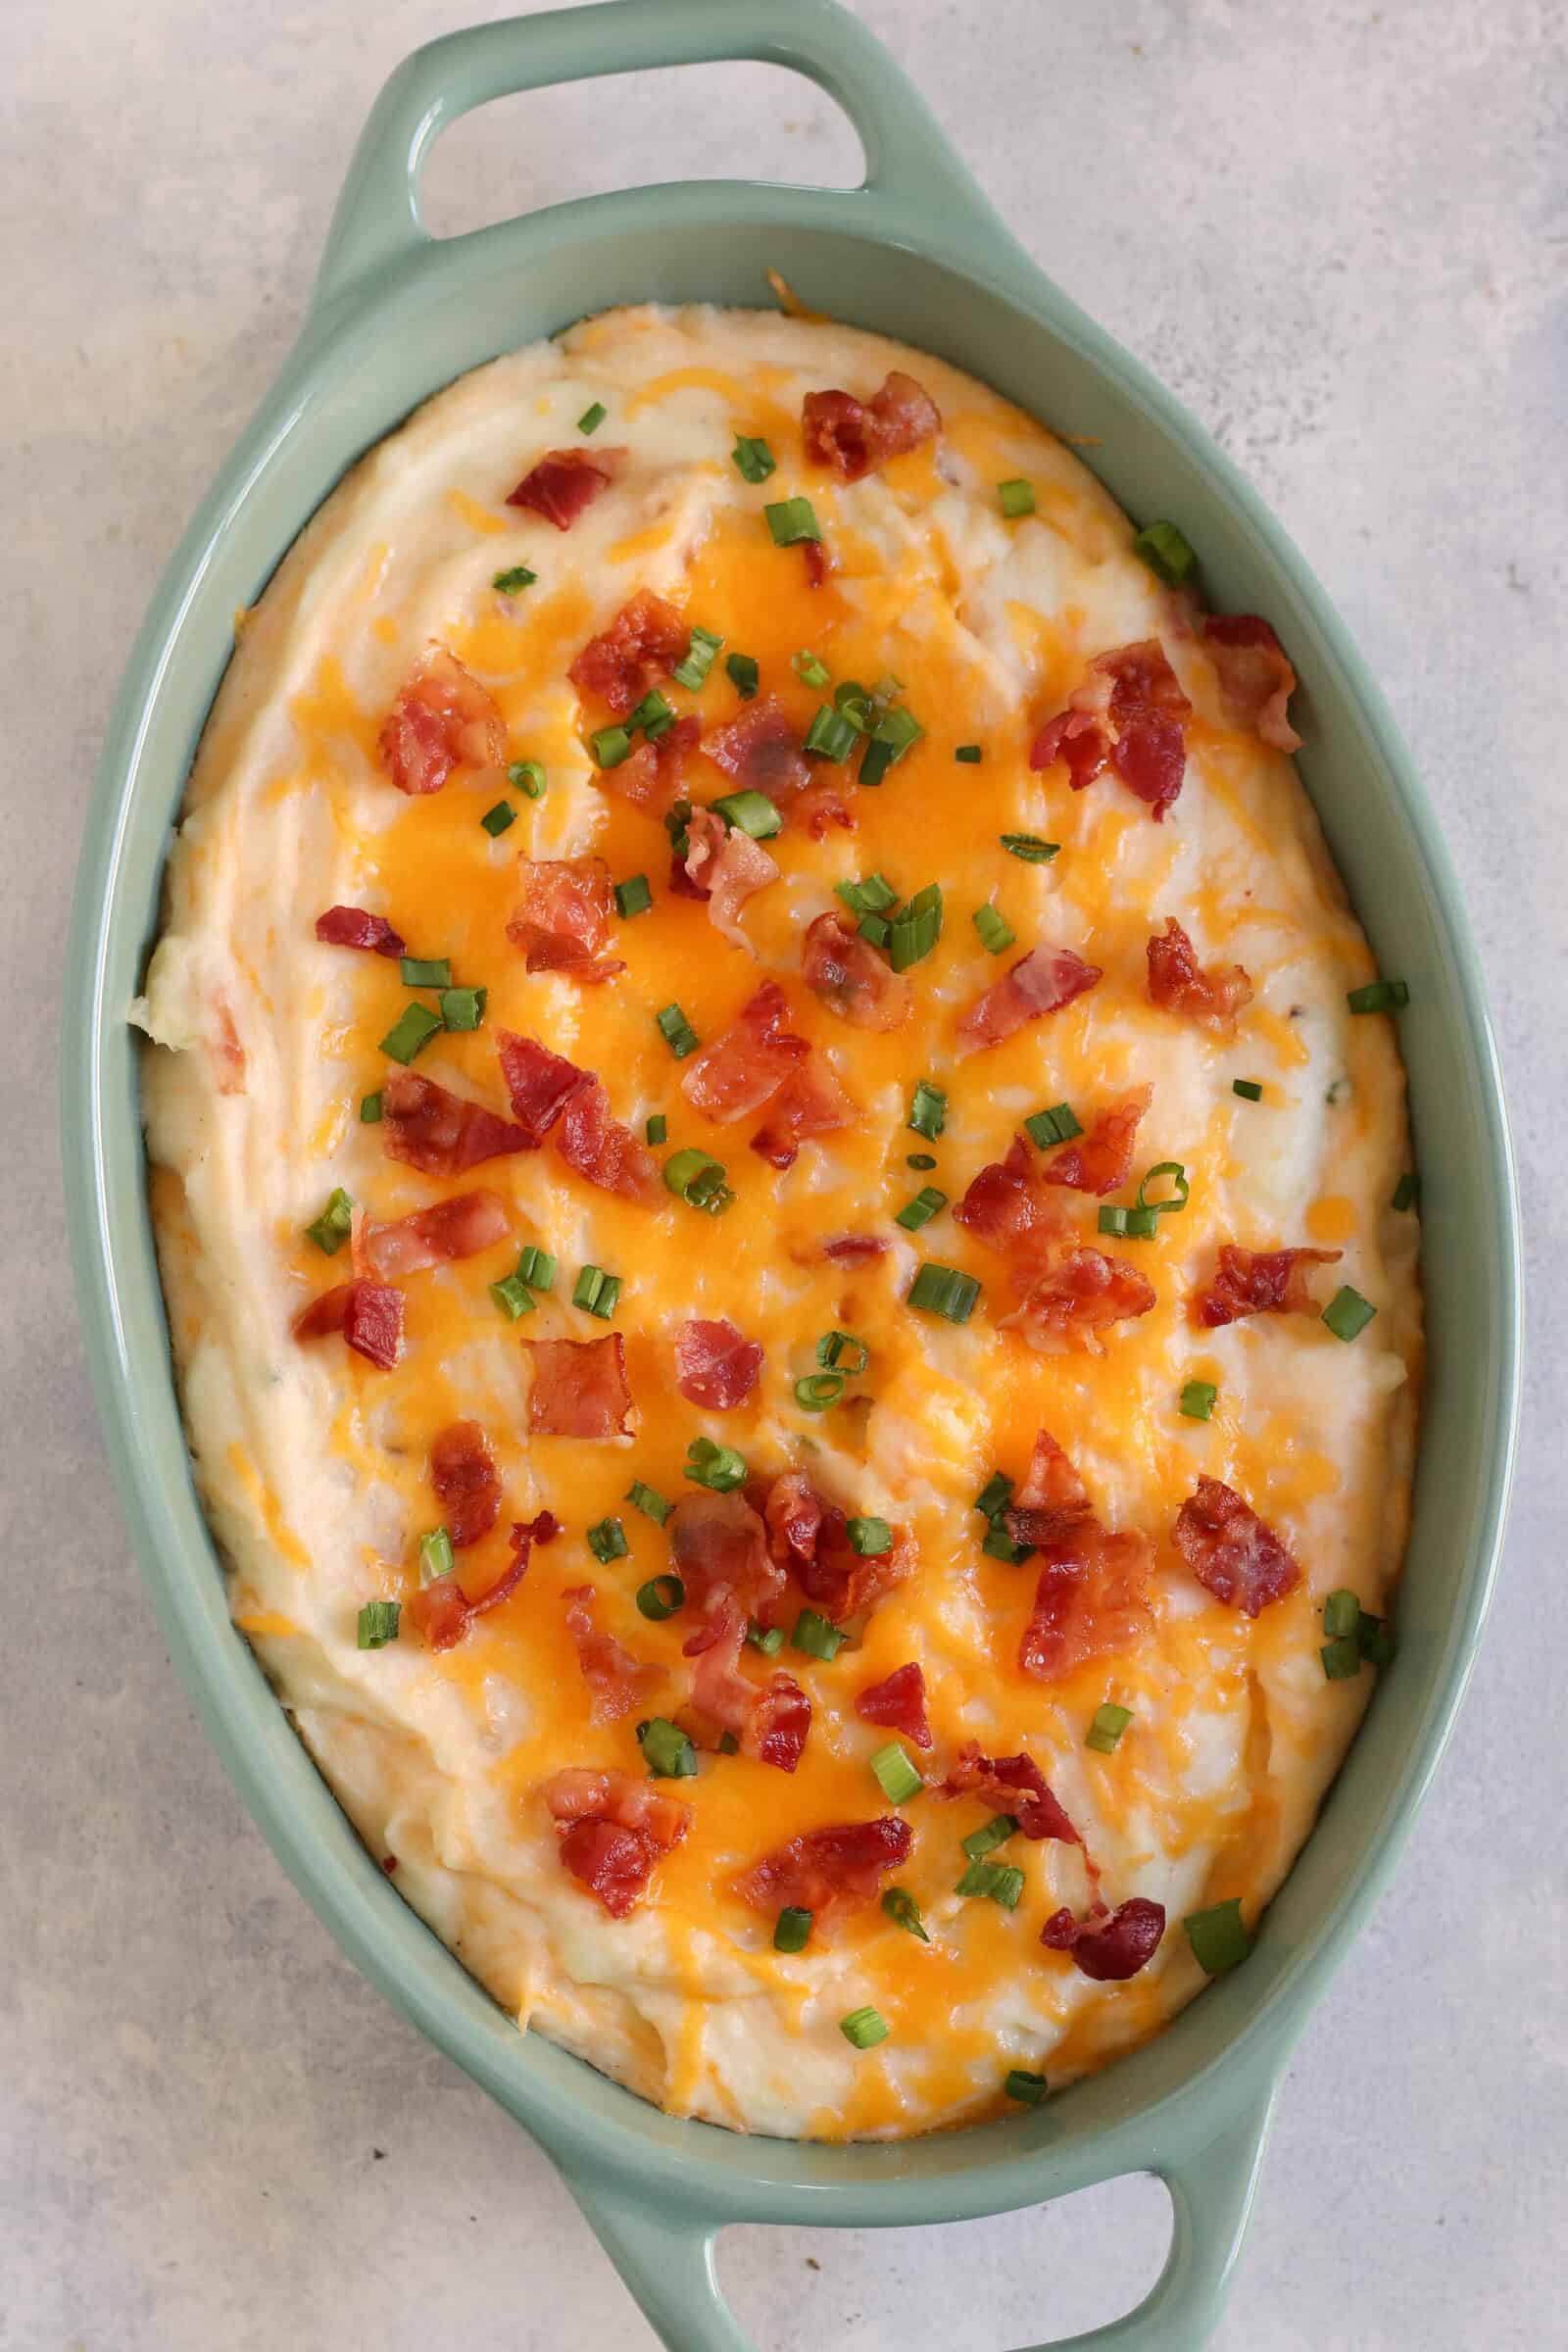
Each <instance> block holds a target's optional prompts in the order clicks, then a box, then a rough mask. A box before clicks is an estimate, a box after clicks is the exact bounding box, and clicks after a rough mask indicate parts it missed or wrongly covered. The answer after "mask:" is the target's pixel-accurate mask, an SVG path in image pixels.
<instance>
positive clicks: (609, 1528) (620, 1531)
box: [588, 1519, 631, 1568]
mask: <svg viewBox="0 0 1568 2352" xmlns="http://www.w3.org/2000/svg"><path fill="white" fill-rule="evenodd" d="M588 1548H589V1550H590V1551H591V1552H592V1553H593V1555H594V1558H595V1559H596V1560H597V1561H598V1562H599V1563H600V1565H601V1567H605V1568H608V1567H609V1565H610V1563H611V1561H612V1560H623V1559H625V1557H626V1555H627V1553H628V1552H629V1551H630V1550H631V1545H630V1544H628V1543H627V1541H626V1530H625V1529H624V1528H623V1527H622V1526H621V1524H620V1521H619V1520H618V1519H596V1520H595V1521H594V1524H593V1526H592V1527H591V1528H590V1529H589V1530H588Z"/></svg>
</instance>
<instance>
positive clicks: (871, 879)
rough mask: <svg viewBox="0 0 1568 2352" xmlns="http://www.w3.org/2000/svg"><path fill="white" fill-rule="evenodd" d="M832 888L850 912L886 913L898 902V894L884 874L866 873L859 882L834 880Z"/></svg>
mask: <svg viewBox="0 0 1568 2352" xmlns="http://www.w3.org/2000/svg"><path fill="white" fill-rule="evenodd" d="M833 889H834V894H835V896H836V897H838V898H841V899H842V900H843V901H844V904H845V906H846V907H848V908H849V910H850V912H851V913H852V914H886V913H887V911H888V908H889V907H896V906H897V905H898V903H899V894H898V892H897V891H896V890H895V889H894V887H893V885H892V883H891V882H889V880H888V879H887V876H886V875H885V874H867V875H866V876H865V879H864V880H863V881H861V882H835V883H834V885H833Z"/></svg>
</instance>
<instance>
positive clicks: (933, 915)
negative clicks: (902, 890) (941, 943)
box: [888, 882, 942, 972]
mask: <svg viewBox="0 0 1568 2352" xmlns="http://www.w3.org/2000/svg"><path fill="white" fill-rule="evenodd" d="M941 937H942V885H941V883H940V882H928V883H927V884H926V886H925V888H924V890H917V891H916V892H915V894H914V896H913V898H912V899H911V900H910V901H909V904H908V905H907V907H905V908H904V909H903V911H902V912H901V913H899V914H896V915H895V916H894V918H893V932H892V936H891V938H890V939H889V941H888V959H889V961H890V962H891V963H892V966H893V969H894V970H895V971H896V972H907V970H908V968H909V966H910V965H911V964H912V963H918V962H919V961H920V959H921V958H922V956H929V955H930V953H931V951H932V949H933V948H934V947H935V946H936V944H937V941H938V940H939V939H940V938H941Z"/></svg>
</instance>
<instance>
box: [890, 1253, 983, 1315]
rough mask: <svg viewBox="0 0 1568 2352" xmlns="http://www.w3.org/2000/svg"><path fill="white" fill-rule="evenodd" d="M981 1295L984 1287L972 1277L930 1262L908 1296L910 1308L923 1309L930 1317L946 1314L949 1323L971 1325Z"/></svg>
mask: <svg viewBox="0 0 1568 2352" xmlns="http://www.w3.org/2000/svg"><path fill="white" fill-rule="evenodd" d="M979 1296H980V1285H979V1284H978V1283H977V1282H976V1280H975V1278H974V1276H973V1275H972V1274H960V1273H959V1271H958V1269H957V1267H956V1266H939V1265H936V1264H933V1263H931V1262H930V1261H928V1262H927V1263H926V1264H925V1265H923V1266H922V1267H921V1268H920V1270H919V1272H918V1273H917V1274H916V1275H915V1278H914V1280H913V1282H911V1283H910V1285H909V1289H908V1293H907V1299H908V1303H909V1305H910V1306H918V1307H922V1308H923V1309H924V1310H925V1312H926V1313H927V1314H931V1315H942V1316H944V1317H945V1318H946V1320H947V1321H948V1322H949V1323H967V1322H968V1320H969V1317H970V1315H971V1314H972V1313H973V1312H974V1303H975V1300H976V1299H978V1298H979Z"/></svg>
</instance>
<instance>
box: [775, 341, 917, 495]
mask: <svg viewBox="0 0 1568 2352" xmlns="http://www.w3.org/2000/svg"><path fill="white" fill-rule="evenodd" d="M941 430H942V415H941V411H940V410H939V409H938V407H937V404H936V402H935V401H934V400H933V399H932V398H931V396H930V394H929V393H928V392H927V391H926V390H925V389H924V387H923V386H922V385H920V384H917V383H916V382H915V380H914V378H913V376H912V375H906V374H905V373H904V372H903V370H902V369H901V368H894V369H893V370H892V371H891V373H890V374H889V375H888V377H887V378H886V380H885V382H884V383H883V385H882V388H881V390H880V391H879V392H874V393H873V394H872V395H871V398H870V399H869V400H868V401H860V400H857V399H856V398H855V395H854V394H853V393H852V392H808V394H807V395H806V399H805V402H804V403H803V405H802V409H801V432H802V440H803V444H804V448H805V453H806V460H807V463H808V465H810V466H826V467H827V468H828V469H829V471H830V472H833V473H836V474H838V475H839V477H840V478H841V480H843V481H846V482H858V481H859V480H860V478H861V476H862V475H864V474H867V473H870V472H872V471H873V470H874V469H875V468H876V467H877V466H882V465H885V464H886V462H887V460H888V459H889V458H896V457H900V456H902V455H903V453H904V452H905V451H906V450H907V449H917V448H918V447H919V445H920V443H921V442H922V441H929V440H931V439H933V438H934V436H935V435H936V434H938V433H939V432H940V431H941Z"/></svg>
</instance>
